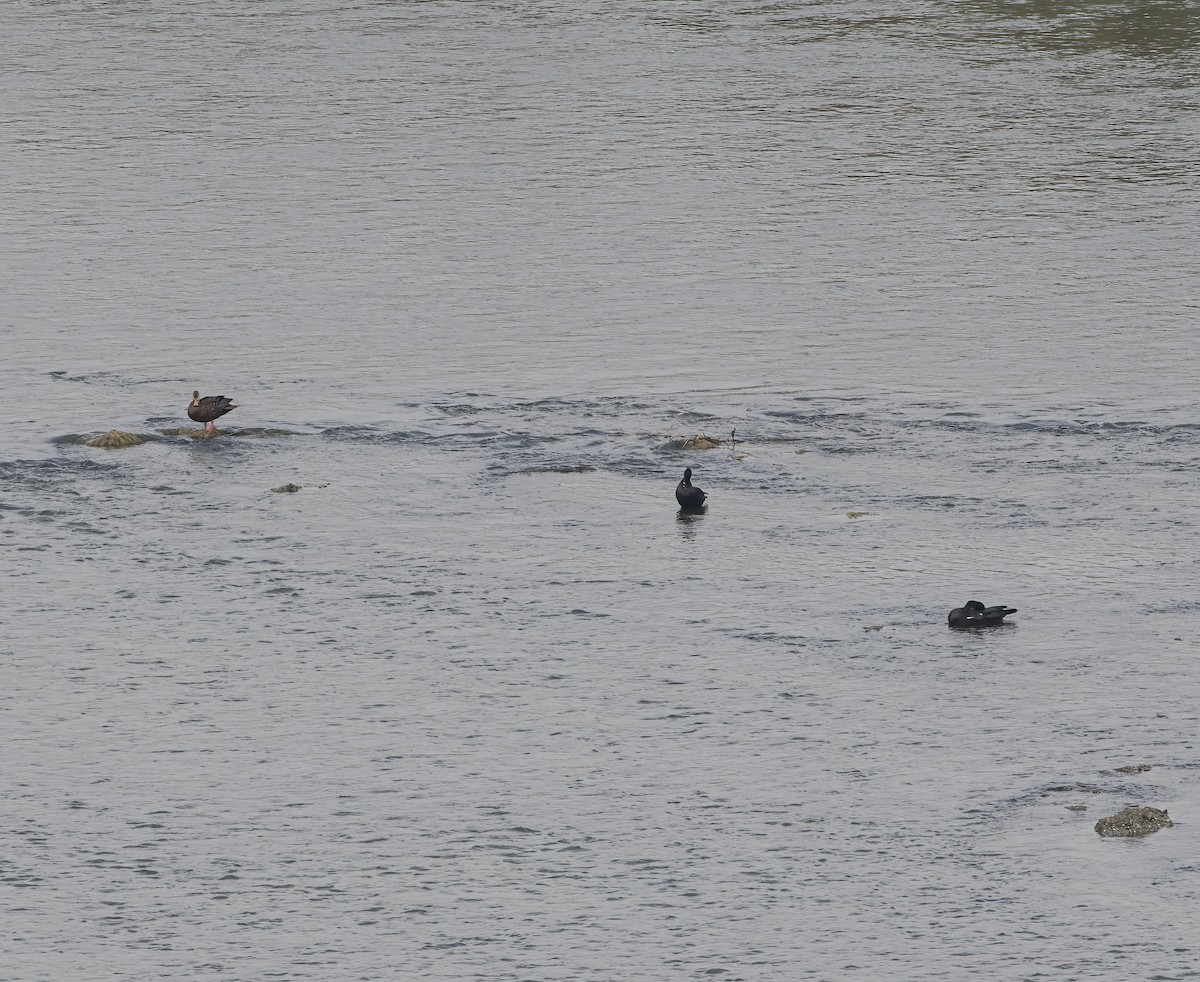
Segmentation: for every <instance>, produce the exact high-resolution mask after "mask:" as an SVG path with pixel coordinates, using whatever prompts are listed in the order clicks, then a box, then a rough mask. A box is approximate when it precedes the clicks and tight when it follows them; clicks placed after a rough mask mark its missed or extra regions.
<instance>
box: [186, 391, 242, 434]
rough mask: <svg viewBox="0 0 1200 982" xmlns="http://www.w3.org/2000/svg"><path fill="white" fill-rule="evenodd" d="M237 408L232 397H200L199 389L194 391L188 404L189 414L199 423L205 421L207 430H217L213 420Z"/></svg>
mask: <svg viewBox="0 0 1200 982" xmlns="http://www.w3.org/2000/svg"><path fill="white" fill-rule="evenodd" d="M233 409H237V406H235V405H234V404H233V400H232V399H226V398H225V397H224V396H205V397H204V398H203V399H201V398H200V392H199V390H197V391H195V392H193V393H192V401H191V402H190V403H189V404H188V411H187V414H188V415H189V416H190V417H191V418H192V419H194V420H195V421H196V422H197V423H203V424H204V428H205V429H206V430H210V429H211V430H214V431H215V430H216V425H215V424H214V423H213V420H215V419H218V418H219V417H221V416H224V415H225V414H226V413H227V412H229V411H230V410H233Z"/></svg>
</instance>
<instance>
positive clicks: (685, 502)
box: [675, 467, 708, 511]
mask: <svg viewBox="0 0 1200 982" xmlns="http://www.w3.org/2000/svg"><path fill="white" fill-rule="evenodd" d="M707 497H708V495H707V494H705V493H704V492H703V491H701V490H700V489H699V488H697V487H693V486H692V469H691V468H690V467H688V468H685V469H684V472H683V480H682V481H680V482H679V486H678V487H677V488H676V489H675V500H676V501H678V502H679V507H680V508H682V509H683V510H684V511H700V509H702V508H703V507H704V499H705V498H707Z"/></svg>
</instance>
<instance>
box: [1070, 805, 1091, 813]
mask: <svg viewBox="0 0 1200 982" xmlns="http://www.w3.org/2000/svg"><path fill="white" fill-rule="evenodd" d="M1067 811H1069V812H1085V811H1087V805H1067Z"/></svg>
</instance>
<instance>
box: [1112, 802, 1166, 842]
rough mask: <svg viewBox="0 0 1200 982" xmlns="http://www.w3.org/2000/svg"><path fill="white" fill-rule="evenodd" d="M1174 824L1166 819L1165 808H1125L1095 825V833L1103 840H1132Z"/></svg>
mask: <svg viewBox="0 0 1200 982" xmlns="http://www.w3.org/2000/svg"><path fill="white" fill-rule="evenodd" d="M1174 825H1175V823H1174V822H1172V821H1171V820H1170V819H1169V818H1168V817H1167V810H1166V809H1165V808H1150V807H1148V806H1145V807H1142V808H1126V809H1125V810H1124V811H1119V812H1117V813H1116V814H1115V815H1110V816H1109V817H1108V818H1102V819H1100V821H1098V822H1097V823H1096V831H1097V832H1099V833H1100V835H1102V836H1104V837H1105V838H1123V839H1132V838H1136V837H1138V836H1142V835H1149V834H1150V833H1151V832H1157V831H1158V830H1159V829H1169V828H1172V827H1174Z"/></svg>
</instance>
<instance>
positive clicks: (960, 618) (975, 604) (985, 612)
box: [947, 600, 1017, 627]
mask: <svg viewBox="0 0 1200 982" xmlns="http://www.w3.org/2000/svg"><path fill="white" fill-rule="evenodd" d="M1016 612H1017V608H1016V607H1005V606H1004V605H1003V604H999V605H998V606H995V607H985V606H984V605H983V604H982V603H981V602H980V601H978V600H968V601H967V602H966V603H965V604H963V605H962V606H961V607H955V608H954V609H953V610H952V611H950V616H949V617H948V618H947V620H948V621H949V622H950V626H951V627H994V626H995V625H997V624H1003V623H1004V618H1005V617H1007V616H1008V615H1009V614H1015V613H1016Z"/></svg>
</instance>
